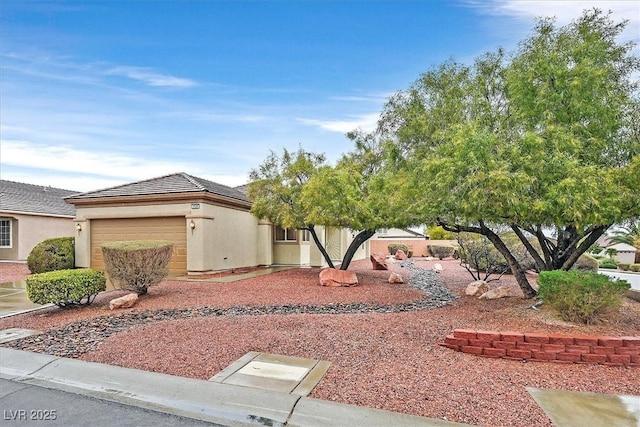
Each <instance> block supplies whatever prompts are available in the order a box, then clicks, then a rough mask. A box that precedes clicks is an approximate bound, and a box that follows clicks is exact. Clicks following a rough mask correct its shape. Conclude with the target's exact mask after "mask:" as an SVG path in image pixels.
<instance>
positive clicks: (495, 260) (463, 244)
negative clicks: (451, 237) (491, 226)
mask: <svg viewBox="0 0 640 427" xmlns="http://www.w3.org/2000/svg"><path fill="white" fill-rule="evenodd" d="M458 245H459V247H458V248H457V249H456V251H455V252H454V258H455V255H456V254H457V255H458V257H459V259H460V265H461V266H463V267H464V268H465V269H466V270H467V271H468V272H469V274H471V277H473V279H474V280H484V281H485V282H493V281H495V280H500V278H501V277H502V275H503V274H504V273H506V272H507V271H509V266H508V265H507V262H506V261H505V259H504V257H503V256H502V255H501V254H500V252H498V251H497V250H496V248H495V247H494V246H493V244H492V243H491V242H490V241H489V239H487V238H486V237H484V236H480V235H478V234H473V233H458ZM493 274H497V275H498V277H494V278H492V279H490V277H491V275H493Z"/></svg>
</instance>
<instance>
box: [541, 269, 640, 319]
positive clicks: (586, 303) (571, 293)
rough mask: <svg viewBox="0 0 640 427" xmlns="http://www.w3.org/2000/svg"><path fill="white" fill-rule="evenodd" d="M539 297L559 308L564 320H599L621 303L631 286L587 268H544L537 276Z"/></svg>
mask: <svg viewBox="0 0 640 427" xmlns="http://www.w3.org/2000/svg"><path fill="white" fill-rule="evenodd" d="M538 284H539V285H540V287H539V289H538V292H539V294H540V296H541V298H542V299H543V300H544V301H545V302H547V303H548V304H549V305H551V306H552V307H554V308H555V309H556V310H558V312H559V314H560V316H561V317H562V318H563V319H564V320H568V321H571V322H582V323H586V324H591V323H593V322H596V321H598V320H602V319H603V318H604V317H606V316H607V315H608V314H609V313H611V312H613V311H614V310H616V309H618V308H619V307H620V305H621V304H622V302H623V300H624V297H625V292H626V291H627V290H628V289H629V288H630V287H631V286H630V285H629V283H628V282H626V281H624V280H614V279H612V278H610V277H609V276H605V275H603V274H598V273H593V272H589V271H575V270H573V271H560V270H554V271H543V272H541V273H540V276H538Z"/></svg>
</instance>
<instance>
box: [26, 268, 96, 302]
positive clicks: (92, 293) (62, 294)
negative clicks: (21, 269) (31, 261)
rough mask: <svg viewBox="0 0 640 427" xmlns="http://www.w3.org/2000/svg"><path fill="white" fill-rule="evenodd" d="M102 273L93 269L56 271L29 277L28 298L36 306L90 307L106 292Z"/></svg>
mask: <svg viewBox="0 0 640 427" xmlns="http://www.w3.org/2000/svg"><path fill="white" fill-rule="evenodd" d="M106 288H107V287H106V278H105V275H104V273H103V272H102V271H99V270H92V269H77V270H56V271H50V272H46V273H39V274H32V275H31V276H29V277H27V286H26V289H27V297H28V298H29V300H30V301H31V302H34V303H36V304H56V305H57V306H59V307H72V306H78V305H88V304H91V303H92V302H93V300H94V299H95V297H96V295H98V293H100V292H102V291H104V290H106Z"/></svg>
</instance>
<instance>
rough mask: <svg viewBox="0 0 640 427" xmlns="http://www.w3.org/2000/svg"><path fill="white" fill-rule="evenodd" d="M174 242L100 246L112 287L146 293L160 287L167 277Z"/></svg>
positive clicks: (124, 243)
mask: <svg viewBox="0 0 640 427" xmlns="http://www.w3.org/2000/svg"><path fill="white" fill-rule="evenodd" d="M172 253H173V242H171V241H168V240H134V241H123V242H110V243H105V244H104V245H102V255H103V256H104V265H105V270H106V272H107V274H108V275H109V278H110V279H111V281H112V282H113V284H114V286H120V287H121V288H122V289H127V290H130V291H133V292H137V293H138V295H144V294H146V293H147V290H148V288H149V286H152V285H155V284H156V283H160V281H161V280H162V279H164V278H165V277H166V276H167V275H168V274H169V261H171V254H172Z"/></svg>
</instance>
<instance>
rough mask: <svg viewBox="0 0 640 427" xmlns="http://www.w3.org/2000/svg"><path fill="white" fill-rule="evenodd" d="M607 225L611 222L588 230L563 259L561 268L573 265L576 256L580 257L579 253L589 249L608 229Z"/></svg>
mask: <svg viewBox="0 0 640 427" xmlns="http://www.w3.org/2000/svg"><path fill="white" fill-rule="evenodd" d="M609 227H611V224H609V225H599V226H597V227H594V228H593V230H591V231H590V232H588V233H586V234H585V235H586V237H584V238H583V239H582V241H581V242H580V244H579V245H578V247H577V248H576V249H575V250H574V251H573V253H571V255H569V256H568V257H567V258H566V259H565V260H564V263H563V264H562V269H563V270H565V271H567V270H569V269H570V268H571V267H573V265H574V264H575V263H576V261H578V258H580V255H582V254H583V253H585V252H586V251H587V250H589V248H590V247H591V245H593V244H594V243H595V242H596V241H597V240H598V239H599V238H600V236H602V235H603V234H604V233H605V232H606V231H607V230H608V229H609Z"/></svg>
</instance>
